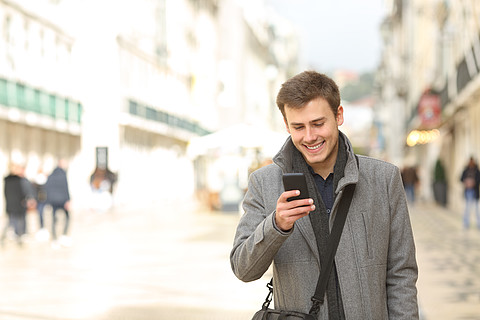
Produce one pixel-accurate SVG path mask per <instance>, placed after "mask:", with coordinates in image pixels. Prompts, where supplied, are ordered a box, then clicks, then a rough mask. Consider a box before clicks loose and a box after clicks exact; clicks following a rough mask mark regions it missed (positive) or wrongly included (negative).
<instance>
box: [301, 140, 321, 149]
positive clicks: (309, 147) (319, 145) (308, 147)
mask: <svg viewBox="0 0 480 320" xmlns="http://www.w3.org/2000/svg"><path fill="white" fill-rule="evenodd" d="M324 143H325V141H323V142H322V143H319V144H316V145H314V146H307V145H305V147H306V148H307V149H308V150H317V149H318V148H320V147H321V146H323V144H324Z"/></svg>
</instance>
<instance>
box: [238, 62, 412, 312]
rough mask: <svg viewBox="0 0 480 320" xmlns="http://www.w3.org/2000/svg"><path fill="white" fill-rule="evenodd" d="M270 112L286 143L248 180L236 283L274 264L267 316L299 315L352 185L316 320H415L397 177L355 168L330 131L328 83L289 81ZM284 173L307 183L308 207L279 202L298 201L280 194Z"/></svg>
mask: <svg viewBox="0 0 480 320" xmlns="http://www.w3.org/2000/svg"><path fill="white" fill-rule="evenodd" d="M277 105H278V107H279V109H280V111H281V112H282V114H283V117H284V120H285V124H286V127H287V131H288V132H289V133H290V137H289V138H288V139H287V141H286V142H285V144H284V146H283V147H282V148H281V150H280V151H279V152H278V154H277V155H276V156H275V157H274V159H273V162H274V163H273V164H271V165H269V166H266V167H264V168H261V169H259V170H257V171H255V172H254V173H252V174H251V176H250V179H249V186H248V191H247V193H246V195H245V199H244V203H243V208H244V211H245V214H244V215H243V216H242V218H241V220H240V222H239V225H238V227H237V232H236V235H235V240H234V245H233V249H232V251H231V255H230V261H231V265H232V269H233V271H234V273H235V275H236V276H237V277H238V278H239V279H241V280H242V281H253V280H256V279H259V278H260V277H262V275H263V274H264V273H265V272H266V271H267V269H268V268H269V266H270V264H271V263H272V262H273V288H274V300H275V308H276V309H283V310H293V311H299V312H303V313H308V312H309V310H310V307H311V304H312V302H311V297H312V296H313V294H314V292H315V287H316V284H317V281H318V277H319V273H320V269H321V265H322V259H324V255H325V251H326V247H327V239H328V233H329V231H330V230H331V228H332V225H333V222H334V219H335V216H336V214H337V209H338V204H339V202H340V201H341V200H342V195H343V192H344V189H345V187H346V186H347V185H349V184H356V189H355V193H354V195H353V199H352V202H351V205H350V209H349V212H348V215H347V220H346V222H345V226H344V229H343V233H342V236H341V239H340V243H339V245H338V249H337V253H336V256H335V263H334V268H333V271H332V273H331V274H330V279H329V281H328V286H327V292H326V295H325V297H326V299H325V303H323V304H322V305H321V308H320V312H319V313H318V319H382V320H383V319H408V320H412V319H418V305H417V289H416V280H417V271H418V270H417V264H416V260H415V246H414V241H413V235H412V230H411V225H410V220H409V215H408V209H407V201H406V197H405V191H404V189H403V185H402V180H401V176H400V170H399V169H398V168H397V167H395V166H393V165H391V164H389V163H386V162H383V161H380V160H376V159H372V158H368V157H365V156H358V163H357V158H356V156H355V154H354V153H353V148H352V145H351V143H350V141H349V140H348V138H347V137H346V136H345V135H344V134H343V133H342V132H340V131H339V129H338V127H339V126H340V125H342V124H343V120H344V118H343V112H344V110H343V107H342V106H341V105H340V93H339V90H338V87H337V85H336V84H335V82H333V81H332V80H331V79H330V78H328V77H327V76H325V75H323V74H319V73H317V72H313V71H306V72H303V73H301V74H299V75H297V76H295V77H293V78H291V79H290V80H288V81H287V82H285V83H284V84H283V85H282V88H281V89H280V92H279V93H278V96H277ZM287 172H303V173H304V174H305V175H306V178H307V184H308V188H309V195H310V198H309V199H303V200H295V201H290V202H288V201H287V199H288V198H290V197H292V196H295V195H296V194H297V193H296V191H295V190H293V191H284V188H283V185H282V174H283V173H287ZM317 240H318V242H317ZM317 244H318V246H317ZM319 252H320V253H319Z"/></svg>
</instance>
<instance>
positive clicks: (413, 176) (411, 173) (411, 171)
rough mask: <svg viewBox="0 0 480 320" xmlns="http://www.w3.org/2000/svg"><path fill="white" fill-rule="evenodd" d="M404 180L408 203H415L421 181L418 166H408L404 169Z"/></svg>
mask: <svg viewBox="0 0 480 320" xmlns="http://www.w3.org/2000/svg"><path fill="white" fill-rule="evenodd" d="M402 181H403V187H404V188H405V193H406V195H407V200H408V203H410V204H413V203H414V202H415V191H416V188H417V184H418V181H419V179H418V175H417V168H416V167H415V166H406V167H405V168H404V169H403V170H402Z"/></svg>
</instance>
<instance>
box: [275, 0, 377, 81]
mask: <svg viewBox="0 0 480 320" xmlns="http://www.w3.org/2000/svg"><path fill="white" fill-rule="evenodd" d="M384 2H385V0H267V3H268V4H269V5H270V6H272V7H274V8H275V9H276V11H277V12H278V13H279V14H280V15H282V16H284V17H285V18H287V19H289V20H291V21H292V22H293V23H294V24H296V25H297V26H298V28H299V29H300V31H301V32H302V35H301V43H302V49H303V50H304V52H303V54H302V58H303V59H304V60H306V62H307V65H308V66H310V67H314V68H315V69H316V70H318V71H322V72H330V71H333V70H336V69H346V70H352V71H359V72H364V71H373V70H374V69H375V68H376V67H377V65H378V63H379V59H380V53H381V52H380V50H381V37H380V31H379V27H380V23H381V21H382V19H383V17H384V15H385V13H384V11H385V10H384Z"/></svg>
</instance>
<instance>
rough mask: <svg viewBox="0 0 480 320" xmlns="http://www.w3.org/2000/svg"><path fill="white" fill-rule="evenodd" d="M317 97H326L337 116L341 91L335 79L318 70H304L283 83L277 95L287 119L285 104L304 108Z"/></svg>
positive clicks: (281, 110) (279, 104)
mask: <svg viewBox="0 0 480 320" xmlns="http://www.w3.org/2000/svg"><path fill="white" fill-rule="evenodd" d="M316 98H323V99H325V100H326V101H327V102H328V104H329V105H330V108H331V109H332V111H333V114H334V115H335V116H337V110H338V107H339V106H340V91H339V90H338V86H337V84H336V83H335V81H333V80H332V79H331V78H329V77H328V76H326V75H324V74H321V73H318V72H316V71H304V72H302V73H300V74H297V75H296V76H294V77H293V78H290V79H289V80H287V81H286V82H285V83H284V84H282V87H281V88H280V91H279V92H278V95H277V106H278V109H280V112H281V113H282V115H283V118H284V119H285V120H286V117H285V106H288V107H289V108H302V107H303V106H305V105H306V104H307V103H308V102H310V101H312V100H314V99H316Z"/></svg>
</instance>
